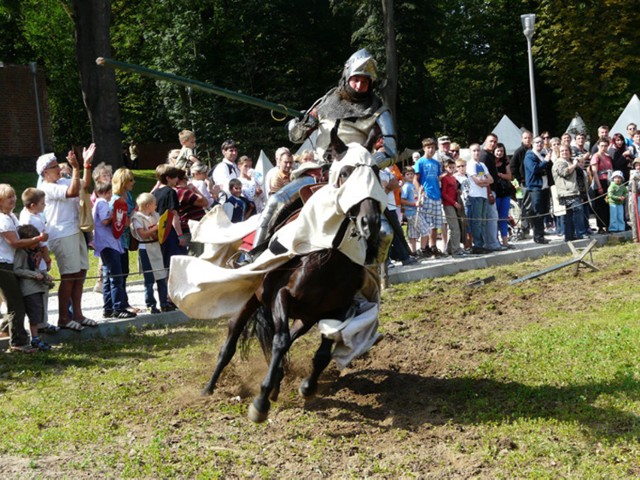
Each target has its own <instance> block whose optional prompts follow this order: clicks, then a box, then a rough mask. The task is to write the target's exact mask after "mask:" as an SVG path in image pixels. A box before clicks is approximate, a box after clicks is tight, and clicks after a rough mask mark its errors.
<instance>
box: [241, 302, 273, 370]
mask: <svg viewBox="0 0 640 480" xmlns="http://www.w3.org/2000/svg"><path fill="white" fill-rule="evenodd" d="M274 335H275V326H274V324H273V317H272V316H271V311H270V310H268V309H267V308H265V307H264V306H263V305H260V307H258V309H257V310H256V311H255V312H254V313H253V315H251V318H250V319H249V322H248V323H247V326H246V328H245V329H244V335H243V337H242V340H241V343H240V351H241V352H242V353H243V354H245V353H246V352H247V351H248V347H249V342H250V340H251V338H253V337H256V338H257V339H258V342H260V347H261V348H262V353H264V356H265V358H271V351H272V349H273V336H274Z"/></svg>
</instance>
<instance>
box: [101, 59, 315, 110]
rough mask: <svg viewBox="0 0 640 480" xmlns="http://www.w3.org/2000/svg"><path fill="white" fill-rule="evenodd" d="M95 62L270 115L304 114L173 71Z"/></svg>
mask: <svg viewBox="0 0 640 480" xmlns="http://www.w3.org/2000/svg"><path fill="white" fill-rule="evenodd" d="M96 63H97V64H98V65H100V66H102V67H105V66H106V67H111V68H114V69H117V70H124V71H126V72H132V73H138V74H140V75H145V76H147V77H151V78H155V79H156V80H164V81H166V82H171V83H175V84H178V85H182V86H183V87H188V88H192V89H194V90H200V91H202V92H205V93H213V94H214V95H220V96H221V97H225V98H230V99H232V100H237V101H238V102H243V103H248V104H249V105H253V106H255V107H260V108H265V109H267V110H271V112H272V113H271V116H272V117H273V112H278V113H281V114H283V115H285V117H286V116H291V117H300V116H302V115H303V114H304V112H301V111H300V110H294V109H292V108H288V107H285V106H284V105H281V104H279V103H273V102H269V101H267V100H262V99H260V98H256V97H252V96H250V95H245V94H244V93H240V92H234V91H232V90H227V89H226V88H221V87H216V86H215V85H211V84H209V83H205V82H200V81H198V80H192V79H190V78H186V77H181V76H179V75H174V74H173V73H167V72H160V71H158V70H152V69H150V68H146V67H142V66H140V65H134V64H132V63H126V62H119V61H118V60H113V59H111V58H106V57H98V58H97V59H96ZM273 118H274V119H275V120H284V118H282V119H277V118H275V117H273Z"/></svg>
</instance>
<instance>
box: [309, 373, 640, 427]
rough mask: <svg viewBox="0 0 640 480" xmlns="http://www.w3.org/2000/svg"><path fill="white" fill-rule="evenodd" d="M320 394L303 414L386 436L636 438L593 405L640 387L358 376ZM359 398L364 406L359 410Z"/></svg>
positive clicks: (628, 417)
mask: <svg viewBox="0 0 640 480" xmlns="http://www.w3.org/2000/svg"><path fill="white" fill-rule="evenodd" d="M324 386H325V387H326V388H327V391H326V393H325V394H326V395H327V396H325V397H318V398H317V399H315V400H313V401H312V402H309V404H307V406H306V408H307V409H309V410H313V411H328V410H329V409H333V408H335V409H337V411H338V412H339V413H338V414H337V417H339V418H337V419H341V420H344V421H354V420H357V421H361V422H366V423H369V424H370V425H371V426H372V427H377V428H379V427H380V422H381V421H383V420H385V419H390V421H388V423H387V425H389V428H402V429H407V430H413V429H415V428H417V427H420V426H422V425H425V424H428V425H443V424H446V423H447V422H454V423H456V424H482V423H494V422H501V423H510V422H513V421H517V420H520V419H525V420H526V419H535V418H539V419H555V420H557V421H559V422H568V423H572V422H575V423H579V424H582V425H584V426H585V427H586V428H588V429H589V430H590V431H591V433H592V435H593V436H595V437H599V438H606V439H617V438H621V437H626V436H629V435H632V436H634V437H636V436H637V435H638V434H640V417H638V416H637V415H634V414H631V413H628V412H625V411H622V410H619V409H616V408H607V407H598V406H595V405H594V404H595V403H597V401H598V397H599V396H600V395H603V394H604V395H613V396H624V397H626V398H631V399H634V400H638V399H640V382H639V381H638V380H636V379H634V378H633V376H632V375H619V376H618V377H616V378H615V379H613V380H611V381H609V382H599V383H590V384H585V385H579V386H564V387H556V386H549V385H540V386H529V385H523V384H521V383H517V382H501V381H498V380H487V379H475V378H466V377H464V378H450V379H438V378H430V377H423V376H420V375H414V374H405V373H398V372H394V371H391V370H361V371H357V372H353V373H349V374H347V375H345V376H343V377H340V378H338V379H337V380H336V381H335V382H334V383H333V384H332V385H330V386H329V385H326V384H325V385H324ZM343 393H344V394H345V395H343ZM354 394H355V395H357V396H358V397H360V399H359V401H356V400H354V401H351V400H343V399H342V398H341V397H343V398H344V397H346V398H351V396H352V395H354ZM362 397H366V398H367V399H368V401H367V402H366V403H364V402H362ZM358 417H359V418H358ZM341 435H342V434H341Z"/></svg>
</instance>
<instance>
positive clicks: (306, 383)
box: [298, 335, 333, 400]
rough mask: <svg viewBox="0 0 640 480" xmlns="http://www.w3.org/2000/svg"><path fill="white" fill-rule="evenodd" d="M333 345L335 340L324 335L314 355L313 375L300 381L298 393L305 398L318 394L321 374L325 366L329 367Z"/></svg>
mask: <svg viewBox="0 0 640 480" xmlns="http://www.w3.org/2000/svg"><path fill="white" fill-rule="evenodd" d="M332 346H333V340H331V339H329V338H327V337H325V336H324V335H323V336H322V341H321V342H320V347H318V350H317V351H316V354H315V355H314V356H313V362H312V363H313V370H312V371H311V375H309V376H308V377H307V378H305V379H304V380H302V382H300V387H299V388H298V393H299V394H300V395H301V396H302V397H303V398H304V399H305V400H310V399H312V398H313V397H314V396H315V395H316V392H317V391H318V379H319V378H320V374H321V373H322V372H323V371H324V369H325V368H327V365H329V362H330V361H331V347H332Z"/></svg>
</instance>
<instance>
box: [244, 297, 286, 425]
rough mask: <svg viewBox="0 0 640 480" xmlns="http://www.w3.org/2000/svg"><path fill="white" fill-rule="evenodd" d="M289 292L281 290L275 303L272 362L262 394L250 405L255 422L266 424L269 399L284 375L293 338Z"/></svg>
mask: <svg viewBox="0 0 640 480" xmlns="http://www.w3.org/2000/svg"><path fill="white" fill-rule="evenodd" d="M288 301H289V292H288V290H287V289H286V288H283V289H281V290H280V291H279V292H278V294H277V295H276V298H275V299H274V302H273V308H272V314H273V323H274V331H275V334H274V336H273V349H272V354H271V362H270V363H269V370H268V371H267V375H266V377H265V378H264V380H263V381H262V384H261V385H260V393H259V394H258V396H256V397H255V398H254V399H253V402H252V403H251V405H249V419H250V420H251V421H253V422H256V423H260V422H264V421H265V420H266V419H267V416H268V415H269V408H270V407H271V402H270V401H269V397H270V395H271V393H272V391H273V390H274V388H275V387H278V388H279V384H280V381H281V380H282V375H283V362H284V357H285V355H286V354H287V352H288V351H289V347H290V346H291V336H290V334H289V319H288V317H287V305H288Z"/></svg>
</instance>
